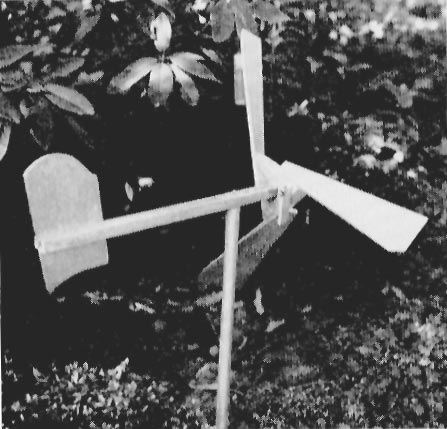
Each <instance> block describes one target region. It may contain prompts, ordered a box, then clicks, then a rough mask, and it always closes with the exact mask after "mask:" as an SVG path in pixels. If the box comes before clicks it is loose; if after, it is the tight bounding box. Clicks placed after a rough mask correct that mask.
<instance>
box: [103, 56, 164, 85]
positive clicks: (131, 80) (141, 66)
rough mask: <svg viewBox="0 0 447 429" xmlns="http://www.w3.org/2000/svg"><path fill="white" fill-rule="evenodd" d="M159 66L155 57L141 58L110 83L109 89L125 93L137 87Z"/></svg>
mask: <svg viewBox="0 0 447 429" xmlns="http://www.w3.org/2000/svg"><path fill="white" fill-rule="evenodd" d="M156 64H157V59H156V58H153V57H146V58H140V59H139V60H137V61H135V62H134V63H132V64H130V65H129V66H127V67H126V68H125V69H124V70H123V71H122V72H121V73H120V74H118V75H117V76H115V77H114V78H113V79H112V81H111V82H110V85H109V88H111V89H115V90H119V91H121V92H125V91H127V90H129V89H130V88H131V87H132V86H133V85H135V84H136V83H137V82H138V81H139V80H141V79H142V78H143V77H145V76H147V75H148V74H149V73H150V72H151V70H152V69H153V68H154V67H155V65H156Z"/></svg>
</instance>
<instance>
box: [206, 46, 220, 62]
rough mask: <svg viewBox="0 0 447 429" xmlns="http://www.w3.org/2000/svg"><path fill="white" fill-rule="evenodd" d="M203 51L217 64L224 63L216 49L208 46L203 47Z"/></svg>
mask: <svg viewBox="0 0 447 429" xmlns="http://www.w3.org/2000/svg"><path fill="white" fill-rule="evenodd" d="M202 51H203V53H204V54H205V55H206V56H207V57H208V58H209V59H210V60H211V61H214V62H215V63H217V64H222V61H221V59H220V58H219V55H217V54H216V51H213V50H212V49H206V48H202Z"/></svg>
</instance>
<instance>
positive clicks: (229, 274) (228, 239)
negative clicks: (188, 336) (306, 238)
mask: <svg viewBox="0 0 447 429" xmlns="http://www.w3.org/2000/svg"><path fill="white" fill-rule="evenodd" d="M239 215H240V208H233V209H230V210H228V211H227V214H226V217H225V256H224V273H223V297H222V312H221V320H220V345H219V374H218V379H217V385H218V386H217V401H216V402H217V403H216V429H227V428H228V408H229V403H230V380H231V343H232V339H233V307H234V291H235V284H236V268H237V253H238V239H239Z"/></svg>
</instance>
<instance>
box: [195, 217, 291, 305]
mask: <svg viewBox="0 0 447 429" xmlns="http://www.w3.org/2000/svg"><path fill="white" fill-rule="evenodd" d="M293 219H294V216H290V218H289V219H288V220H287V221H286V222H284V223H283V224H282V225H280V226H278V223H277V216H272V217H271V218H270V219H267V220H264V221H263V222H261V223H260V224H259V225H258V226H256V227H255V228H253V229H252V230H251V231H250V232H249V233H247V234H246V235H245V236H243V237H242V238H241V239H240V240H239V257H238V261H237V274H236V289H238V288H240V287H241V286H242V285H243V284H244V283H245V282H246V280H247V279H248V277H250V276H251V274H252V273H253V272H254V271H255V270H256V268H257V267H258V265H259V264H260V262H261V260H262V259H263V258H264V256H265V255H266V254H267V252H268V251H269V250H270V249H271V247H272V246H273V245H274V244H275V242H276V241H277V240H278V239H279V238H280V237H281V236H282V235H283V233H284V232H285V231H286V229H287V228H288V226H289V225H290V224H291V222H292V220H293ZM222 275H223V254H221V255H220V256H219V257H217V258H216V259H214V261H211V262H210V263H209V264H208V265H207V266H206V267H205V268H204V269H203V270H202V272H201V273H200V274H199V276H198V281H199V284H200V285H201V286H202V287H203V289H204V290H205V291H215V290H219V289H221V287H222ZM221 296H222V293H221V292H210V293H209V294H208V295H206V296H203V297H201V298H199V299H198V300H197V301H196V304H198V305H212V304H214V303H216V302H219V301H220V299H221Z"/></svg>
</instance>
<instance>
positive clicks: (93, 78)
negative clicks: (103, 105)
mask: <svg viewBox="0 0 447 429" xmlns="http://www.w3.org/2000/svg"><path fill="white" fill-rule="evenodd" d="M103 76H104V72H103V71H101V70H98V71H96V72H93V73H86V72H83V71H82V72H81V73H79V76H78V79H77V80H76V84H77V85H90V84H92V83H96V82H98V80H100V79H101V78H102V77H103Z"/></svg>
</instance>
